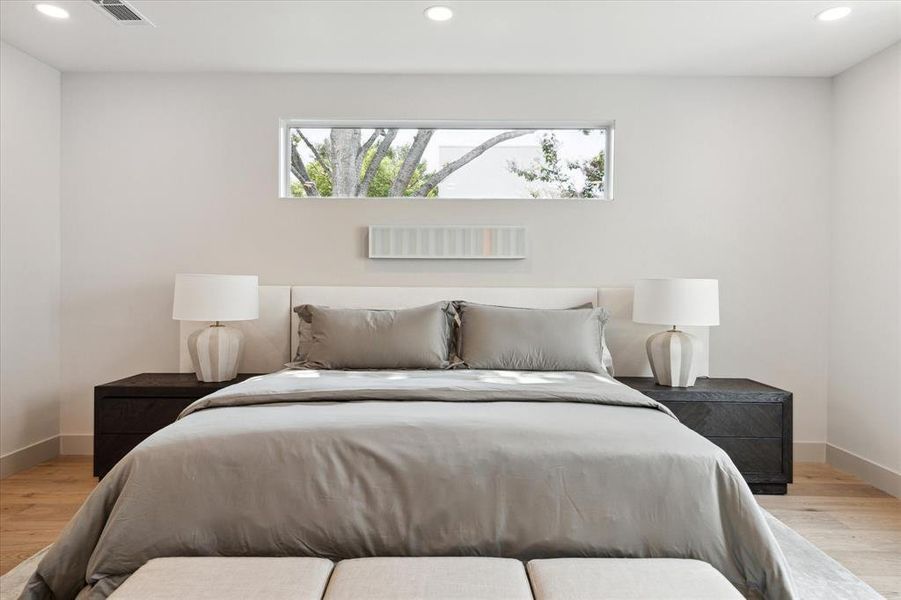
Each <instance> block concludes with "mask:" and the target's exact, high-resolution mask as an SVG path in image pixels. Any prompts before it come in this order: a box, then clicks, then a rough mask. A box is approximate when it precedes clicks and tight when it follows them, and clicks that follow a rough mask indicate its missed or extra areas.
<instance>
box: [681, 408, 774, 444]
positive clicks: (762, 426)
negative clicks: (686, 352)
mask: <svg viewBox="0 0 901 600" xmlns="http://www.w3.org/2000/svg"><path fill="white" fill-rule="evenodd" d="M663 404H665V405H666V406H667V408H669V409H670V410H671V411H673V414H675V415H676V416H677V417H679V420H680V421H681V422H682V423H683V424H684V425H685V426H686V427H689V428H691V429H694V430H695V431H697V432H698V433H700V434H701V435H704V436H730V437H731V436H737V437H771V438H779V437H782V405H781V404H779V403H775V402H767V403H750V402H691V401H686V402H683V401H675V402H670V401H667V402H663Z"/></svg>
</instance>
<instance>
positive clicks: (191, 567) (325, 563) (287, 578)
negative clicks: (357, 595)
mask: <svg viewBox="0 0 901 600" xmlns="http://www.w3.org/2000/svg"><path fill="white" fill-rule="evenodd" d="M333 566H334V564H333V563H332V561H330V560H325V559H323V558H293V557H278V558H275V557H256V556H248V557H243V556H241V557H237V556H227V557H226V556H212V557H206V556H186V557H174V558H155V559H153V560H151V561H149V562H148V563H147V564H145V565H144V566H143V567H141V568H140V569H138V570H137V571H135V573H134V574H133V575H132V576H131V577H129V578H128V579H126V580H125V583H123V584H122V585H120V586H119V588H118V589H117V590H116V591H115V592H113V593H112V594H110V598H114V599H115V600H151V599H152V600H188V599H189V598H190V599H191V600H246V599H248V598H266V599H267V600H321V598H322V594H323V593H324V592H325V585H326V584H327V583H328V579H329V575H331V573H332V567H333Z"/></svg>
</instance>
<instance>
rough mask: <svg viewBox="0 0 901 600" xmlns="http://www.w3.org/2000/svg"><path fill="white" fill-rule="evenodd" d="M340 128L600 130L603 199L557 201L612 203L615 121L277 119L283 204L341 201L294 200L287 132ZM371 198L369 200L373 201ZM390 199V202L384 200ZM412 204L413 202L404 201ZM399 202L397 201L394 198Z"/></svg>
mask: <svg viewBox="0 0 901 600" xmlns="http://www.w3.org/2000/svg"><path fill="white" fill-rule="evenodd" d="M304 127H309V128H320V129H329V128H335V127H337V128H341V127H353V128H356V127H359V128H360V129H376V128H398V129H417V128H435V129H603V130H605V131H606V133H607V135H606V136H605V138H604V139H605V141H606V144H605V146H604V160H605V174H604V175H605V178H606V179H605V181H604V196H603V197H601V198H560V199H559V200H569V201H574V202H598V201H600V202H611V201H613V184H614V149H613V137H614V129H615V127H614V121H446V120H445V121H433V120H400V121H398V120H393V121H375V120H371V119H370V120H360V121H356V120H343V119H330V120H327V119H280V120H279V127H278V169H279V173H278V181H279V184H278V193H279V197H280V198H281V199H283V200H335V199H342V198H340V197H338V196H326V197H296V196H292V195H291V168H290V163H289V158H290V156H291V136H290V131H291V129H294V128H304ZM348 199H351V200H366V198H348ZM373 199H374V198H369V200H373ZM386 199H389V200H390V199H392V198H386ZM405 199H406V200H412V198H405ZM472 199H473V198H450V197H447V198H433V199H431V201H432V202H434V201H436V200H438V201H442V200H472ZM393 200H399V198H393ZM485 200H500V201H504V200H506V199H504V198H485ZM510 200H522V201H525V202H536V201H543V200H555V199H554V198H511V199H510Z"/></svg>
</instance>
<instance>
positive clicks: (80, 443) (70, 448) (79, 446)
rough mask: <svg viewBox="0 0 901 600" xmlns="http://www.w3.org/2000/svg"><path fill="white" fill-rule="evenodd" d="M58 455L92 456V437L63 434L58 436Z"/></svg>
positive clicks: (81, 434) (79, 434) (85, 434)
mask: <svg viewBox="0 0 901 600" xmlns="http://www.w3.org/2000/svg"><path fill="white" fill-rule="evenodd" d="M59 453H60V454H74V455H77V456H90V455H93V454H94V435H93V434H90V433H65V434H62V435H60V436H59Z"/></svg>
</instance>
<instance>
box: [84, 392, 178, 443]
mask: <svg viewBox="0 0 901 600" xmlns="http://www.w3.org/2000/svg"><path fill="white" fill-rule="evenodd" d="M194 400H195V398H154V397H132V398H123V397H117V396H107V397H105V398H101V399H98V400H97V406H95V407H94V410H95V411H97V414H96V419H97V428H98V431H97V433H100V434H107V433H144V434H149V433H153V432H154V431H157V430H158V429H162V428H163V427H165V426H166V425H169V424H171V423H174V422H175V419H176V417H178V415H179V413H181V411H182V410H184V409H185V407H187V406H188V405H189V404H191V403H192V402H194Z"/></svg>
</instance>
